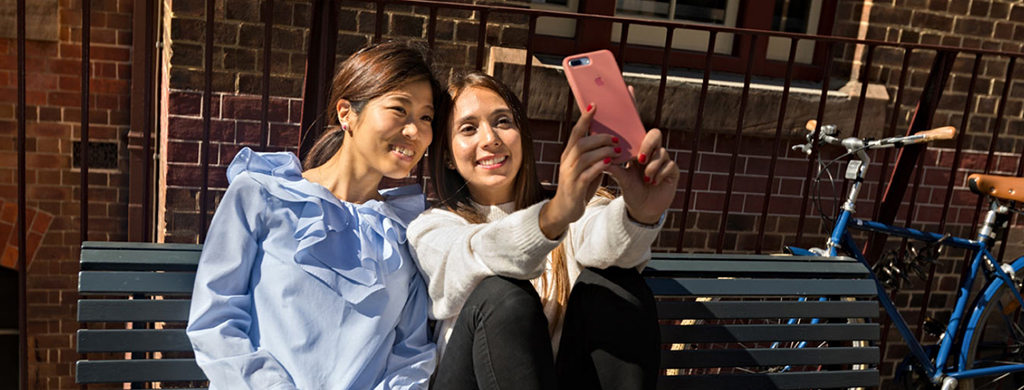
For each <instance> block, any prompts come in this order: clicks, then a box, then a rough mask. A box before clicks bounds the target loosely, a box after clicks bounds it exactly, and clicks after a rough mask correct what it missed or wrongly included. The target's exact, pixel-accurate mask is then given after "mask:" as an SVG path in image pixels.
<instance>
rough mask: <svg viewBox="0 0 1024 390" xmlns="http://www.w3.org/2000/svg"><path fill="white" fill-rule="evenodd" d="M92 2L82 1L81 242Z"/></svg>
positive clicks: (85, 215) (84, 234) (85, 212)
mask: <svg viewBox="0 0 1024 390" xmlns="http://www.w3.org/2000/svg"><path fill="white" fill-rule="evenodd" d="M91 19H92V1H91V0H82V58H81V60H82V91H81V92H82V117H81V120H82V121H81V129H80V130H79V131H81V136H80V137H79V144H78V145H79V148H80V149H79V151H78V157H79V162H78V165H79V172H78V173H79V174H80V175H81V179H79V180H80V181H81V182H80V183H79V187H78V188H79V190H80V191H81V193H80V194H79V195H80V199H79V207H81V209H80V211H79V212H80V214H79V223H80V225H79V229H78V234H79V242H85V241H88V240H89V79H90V78H91V77H90V76H91V75H90V74H89V65H90V64H89V55H90V53H89V49H90V47H89V46H91V45H90V44H91V42H92V37H91V30H92V20H91Z"/></svg>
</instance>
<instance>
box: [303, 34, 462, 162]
mask: <svg viewBox="0 0 1024 390" xmlns="http://www.w3.org/2000/svg"><path fill="white" fill-rule="evenodd" d="M424 80H425V81H428V82H429V83H430V89H431V90H432V92H433V95H434V96H433V100H434V111H435V112H436V113H441V112H447V111H448V105H447V102H448V94H447V93H445V91H444V89H443V88H441V83H439V82H438V81H437V79H436V78H435V77H434V73H433V72H432V71H431V68H430V56H429V54H428V53H427V51H426V50H425V49H424V48H422V47H420V46H419V45H415V44H412V43H407V42H385V43H380V44H375V45H370V46H367V47H364V48H363V49H361V50H359V51H358V52H356V53H355V54H353V55H352V56H350V57H349V58H348V59H347V60H345V61H344V62H342V63H341V69H339V70H338V73H336V74H335V75H334V80H332V81H331V99H330V100H329V105H328V106H327V110H326V112H325V115H326V116H327V120H328V127H327V130H326V131H324V133H323V134H322V135H321V136H320V138H319V139H317V141H316V143H315V144H313V146H312V147H311V148H310V150H309V153H308V154H307V155H306V158H305V159H304V160H303V162H302V167H303V168H304V169H311V168H316V167H318V166H321V165H323V164H324V163H326V162H327V160H330V159H331V157H333V156H334V154H335V153H337V152H338V149H339V148H341V144H342V142H343V141H344V140H345V131H343V130H342V129H341V124H340V123H339V122H338V111H337V107H338V101H339V100H341V99H346V100H348V101H349V102H351V104H352V111H354V112H355V113H356V114H358V113H360V112H362V110H363V108H365V107H366V103H367V102H369V101H370V100H372V99H374V98H376V97H379V96H381V95H384V94H386V93H388V92H391V91H394V90H396V89H398V88H401V87H402V86H405V85H406V84H409V83H413V82H417V81H424ZM434 117H435V118H434V122H433V123H431V127H432V128H434V129H440V128H441V126H444V125H445V123H444V122H443V118H444V117H445V116H444V115H434Z"/></svg>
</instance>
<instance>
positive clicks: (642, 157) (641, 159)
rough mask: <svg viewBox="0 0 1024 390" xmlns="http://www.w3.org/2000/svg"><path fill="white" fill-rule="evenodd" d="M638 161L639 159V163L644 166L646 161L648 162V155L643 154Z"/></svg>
mask: <svg viewBox="0 0 1024 390" xmlns="http://www.w3.org/2000/svg"><path fill="white" fill-rule="evenodd" d="M636 159H637V161H640V163H641V164H643V163H644V161H647V155H646V154H643V153H640V155H639V156H637V158H636Z"/></svg>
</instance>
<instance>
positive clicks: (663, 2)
mask: <svg viewBox="0 0 1024 390" xmlns="http://www.w3.org/2000/svg"><path fill="white" fill-rule="evenodd" d="M669 1H670V0H618V3H617V6H616V9H615V11H616V14H617V15H632V16H648V17H659V18H668V7H669Z"/></svg>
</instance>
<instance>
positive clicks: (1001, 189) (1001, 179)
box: [967, 173, 1024, 202]
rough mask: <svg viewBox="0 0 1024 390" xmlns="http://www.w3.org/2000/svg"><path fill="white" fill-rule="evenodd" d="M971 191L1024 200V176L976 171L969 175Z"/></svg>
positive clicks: (968, 180) (1001, 197) (968, 183)
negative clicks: (988, 173)
mask: <svg viewBox="0 0 1024 390" xmlns="http://www.w3.org/2000/svg"><path fill="white" fill-rule="evenodd" d="M967 185H968V186H969V187H971V192H973V193H975V194H979V195H990V196H993V197H996V198H999V199H1004V200H1012V201H1016V202H1024V178H1021V177H1010V176H1000V175H982V174H980V173H975V174H972V175H970V176H968V177H967Z"/></svg>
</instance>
